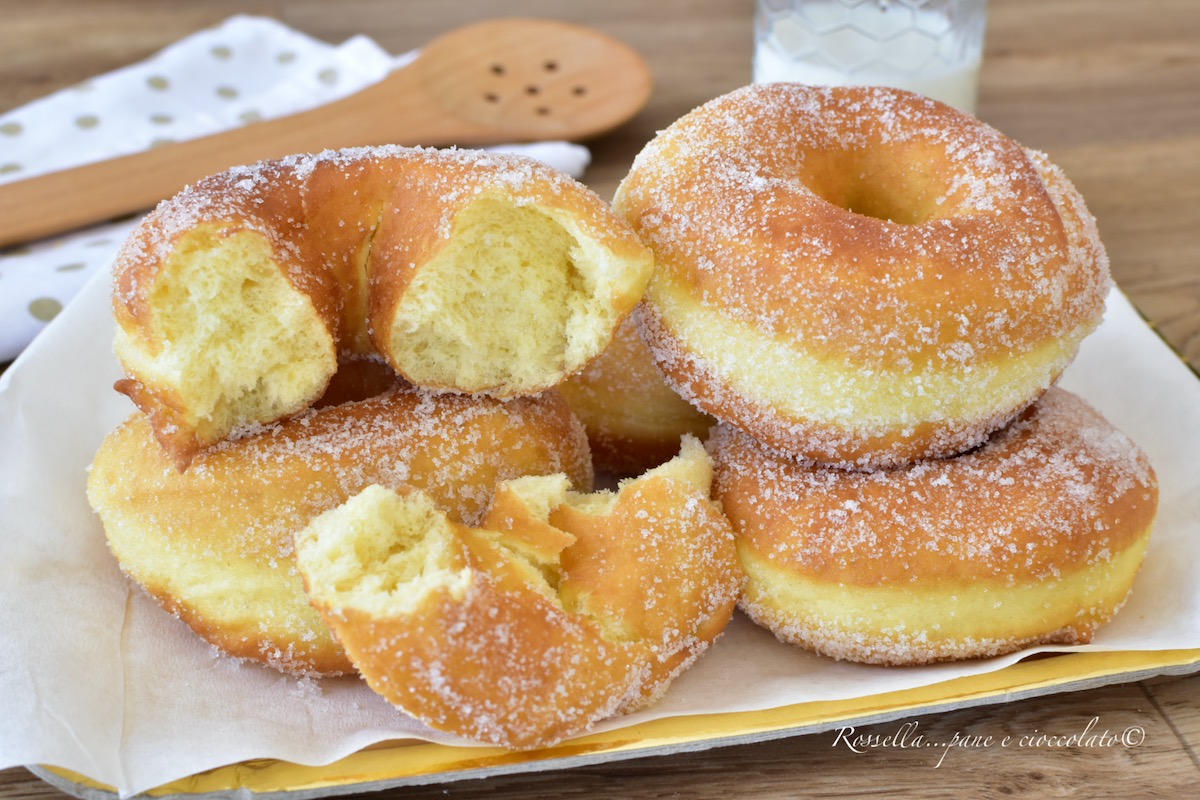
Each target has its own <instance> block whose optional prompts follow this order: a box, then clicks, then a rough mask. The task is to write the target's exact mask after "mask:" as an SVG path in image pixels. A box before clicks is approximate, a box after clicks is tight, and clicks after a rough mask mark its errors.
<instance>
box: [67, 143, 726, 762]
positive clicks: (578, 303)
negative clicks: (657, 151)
mask: <svg viewBox="0 0 1200 800" xmlns="http://www.w3.org/2000/svg"><path fill="white" fill-rule="evenodd" d="M652 267H653V260H652V257H651V254H650V253H649V251H648V250H647V248H646V247H645V246H644V245H643V244H642V242H641V241H640V240H639V239H638V238H637V236H636V235H635V234H634V232H633V231H632V229H631V228H630V227H629V226H628V225H627V224H626V223H625V222H624V221H623V220H622V219H621V218H620V217H618V216H617V215H616V214H615V213H614V212H613V211H612V209H611V208H610V207H609V206H608V204H606V203H604V202H603V201H601V200H600V199H599V198H598V197H597V196H596V195H595V194H594V193H592V192H591V191H590V190H588V189H587V188H585V187H584V186H582V185H581V184H578V183H576V182H575V181H573V180H571V179H570V178H568V177H567V176H564V175H562V174H560V173H558V172H556V171H554V170H552V169H550V168H549V167H546V166H544V165H541V164H539V163H537V162H535V161H533V160H531V159H526V158H520V157H516V156H502V155H496V154H488V153H483V152H477V151H454V150H451V151H435V150H426V149H409V148H400V147H382V148H370V149H354V150H344V151H336V152H327V153H322V154H319V155H313V156H296V157H291V158H287V159H282V160H278V161H271V162H266V163H261V164H256V165H253V166H249V167H240V168H235V169H233V170H230V171H229V172H226V173H223V174H221V175H216V176H213V177H210V178H207V179H205V180H203V181H200V182H198V183H197V184H195V185H194V186H191V187H189V188H187V189H185V190H184V191H183V192H182V193H180V194H179V195H177V196H176V197H174V198H172V199H170V200H167V201H165V202H164V203H162V204H161V205H160V206H159V207H158V208H157V209H155V211H154V212H153V213H152V214H150V215H149V216H148V217H147V218H146V220H145V221H144V222H143V223H142V224H141V225H140V226H139V227H138V228H137V229H136V230H135V231H134V232H133V234H132V235H131V237H130V239H129V240H128V241H127V242H126V244H125V246H124V247H123V249H122V251H121V252H120V254H119V256H118V259H117V262H116V264H115V280H114V293H113V309H114V316H115V318H116V322H117V335H116V342H115V350H116V353H117V355H118V357H119V359H120V361H121V363H122V365H123V367H124V369H125V372H126V375H127V377H126V378H125V379H123V380H121V381H120V382H119V383H118V384H117V387H116V388H117V389H118V390H119V391H121V392H123V393H124V394H126V395H127V396H128V397H129V398H130V399H131V400H132V401H133V402H134V403H135V405H136V406H137V409H138V410H137V411H136V412H135V413H134V414H133V415H132V416H131V417H130V418H129V419H128V420H127V421H126V422H125V423H124V424H123V425H121V426H120V427H119V428H118V429H117V430H115V431H113V432H112V433H111V434H110V435H109V436H108V438H107V439H106V440H105V442H104V443H103V445H102V446H101V448H100V450H99V451H98V453H97V454H96V457H95V459H94V462H93V464H92V468H91V471H90V474H89V478H88V498H89V501H90V503H91V505H92V507H93V508H94V509H95V510H96V511H97V513H98V514H99V516H100V519H101V521H102V523H103V526H104V529H105V534H106V536H107V539H108V542H109V546H110V549H111V550H112V552H113V553H114V555H115V556H116V558H117V561H118V563H119V565H120V567H121V568H122V569H123V570H124V571H125V573H126V574H127V575H128V576H129V577H130V578H131V579H132V580H133V581H134V582H136V583H137V584H139V585H140V586H142V587H143V588H144V589H145V590H146V591H147V592H148V593H149V594H150V595H151V596H152V597H154V598H155V599H156V600H158V601H159V602H160V603H161V604H162V605H163V606H164V607H165V608H166V609H168V610H169V611H171V612H173V613H175V614H176V615H177V616H178V617H179V618H180V619H181V620H182V621H183V622H185V623H186V624H187V625H189V626H190V627H191V628H192V629H193V630H194V631H195V632H197V633H198V634H200V635H201V636H202V637H204V638H205V639H207V640H208V641H209V642H211V643H212V644H213V645H215V646H216V647H217V648H219V649H220V650H221V651H222V652H224V653H227V654H229V655H232V656H235V657H239V658H243V659H252V660H255V661H259V662H263V663H265V664H269V665H271V666H274V667H276V668H278V669H281V670H284V671H287V672H293V673H300V674H306V675H336V674H341V673H354V672H357V673H358V674H360V675H361V676H362V677H363V679H364V680H365V681H366V682H367V683H368V684H369V685H370V686H371V687H372V688H373V689H375V690H376V691H377V692H379V694H381V695H383V696H384V697H386V698H387V699H388V700H390V701H392V702H393V703H394V704H396V705H397V706H398V707H399V708H401V709H403V710H405V711H407V712H408V713H410V714H411V715H413V716H415V717H417V718H418V719H420V720H422V721H424V722H426V723H427V724H429V725H430V726H432V727H434V728H437V729H440V730H443V731H447V732H450V733H454V734H458V735H461V736H466V737H470V738H472V739H476V740H478V741H483V742H488V743H492V744H498V745H505V746H510V747H522V748H527V747H537V746H544V745H547V744H551V743H553V742H555V741H557V740H559V739H561V738H562V737H565V736H569V735H572V734H575V733H578V732H580V731H583V730H585V729H587V728H588V727H589V726H591V725H592V724H593V723H594V722H596V721H597V720H599V719H602V718H604V717H606V716H609V715H612V714H616V713H621V712H625V711H629V710H632V709H635V708H638V707H640V706H642V705H645V704H646V703H650V702H653V701H654V700H655V699H656V698H657V697H658V696H659V695H660V694H661V693H662V692H663V691H665V690H666V687H667V686H668V685H669V683H670V682H671V681H672V680H673V679H674V677H675V676H676V675H678V674H679V673H680V672H682V671H683V670H684V669H685V668H686V667H687V666H688V665H690V664H691V663H692V662H693V661H694V660H695V659H696V658H697V657H698V656H699V655H700V654H701V653H702V652H704V650H705V649H706V648H707V647H708V646H709V644H710V643H711V642H712V641H713V640H714V639H715V638H716V637H717V636H718V635H719V634H720V633H721V631H722V630H723V628H724V627H725V625H726V623H727V622H728V621H729V619H730V617H731V616H732V614H733V610H734V607H735V604H736V601H737V597H738V595H739V593H740V589H741V585H742V582H743V580H744V576H743V574H742V572H741V570H740V568H739V567H738V564H737V557H736V551H735V548H734V542H733V533H732V529H731V527H730V523H729V521H728V519H727V518H726V517H725V516H724V515H723V514H721V513H720V508H719V506H718V504H717V503H715V502H714V501H712V500H711V499H710V494H711V483H712V477H713V470H712V462H711V458H710V456H709V455H708V453H707V451H706V450H705V449H704V447H703V446H702V445H701V444H700V442H699V441H698V440H697V439H695V438H688V439H686V440H684V441H682V442H681V441H680V440H679V439H678V437H677V439H676V442H675V453H673V454H671V455H674V457H673V458H670V457H668V459H669V460H666V463H665V464H662V465H661V466H658V467H656V468H655V469H653V470H650V471H648V472H646V473H645V474H642V475H639V476H635V477H632V478H631V479H630V480H628V481H625V482H623V483H622V484H621V485H620V486H619V487H618V489H617V491H615V492H613V491H602V492H593V491H592V489H593V478H594V474H593V466H592V461H591V456H590V449H589V445H588V441H587V437H586V432H585V429H584V427H583V426H582V424H581V423H580V422H579V420H578V419H577V418H576V416H575V415H574V414H573V413H572V411H571V409H570V407H569V406H568V405H567V402H566V401H565V400H564V399H563V397H562V396H561V395H560V394H559V393H558V392H557V391H556V390H555V389H554V387H555V386H556V385H557V384H559V383H561V382H562V381H563V380H564V379H565V378H566V377H567V376H568V375H571V374H572V373H575V372H578V371H579V370H580V369H582V368H583V367H584V366H585V365H586V364H587V363H588V362H590V361H591V360H592V359H593V358H595V357H596V356H597V355H598V354H599V353H600V352H601V351H603V350H605V349H606V348H607V347H608V345H609V342H610V341H611V340H612V338H613V336H614V334H615V333H616V331H617V330H618V329H619V328H620V326H621V325H622V324H623V322H624V320H625V318H626V317H627V316H628V314H629V313H630V311H631V310H632V308H633V307H634V306H635V305H636V303H637V302H638V301H639V300H640V298H641V296H642V293H643V291H644V288H645V285H646V282H647V281H648V280H649V277H650V274H651V271H652ZM662 575H671V576H674V577H676V578H677V580H676V581H666V582H664V581H662V579H661V576H662Z"/></svg>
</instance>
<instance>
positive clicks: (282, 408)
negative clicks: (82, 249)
mask: <svg viewBox="0 0 1200 800" xmlns="http://www.w3.org/2000/svg"><path fill="white" fill-rule="evenodd" d="M652 269H653V259H652V257H651V255H650V253H649V251H648V250H647V249H646V247H645V246H644V245H643V244H642V242H641V241H640V240H639V239H638V237H637V236H636V234H634V232H633V231H632V230H631V229H630V227H629V226H628V225H627V224H626V223H625V222H624V220H622V219H621V218H620V217H618V216H616V215H615V214H614V213H613V211H612V209H611V208H610V207H609V206H608V204H607V203H605V202H604V201H603V200H601V199H600V198H599V197H598V196H597V195H596V194H595V193H594V192H592V191H591V190H590V189H588V188H587V187H586V186H584V185H583V184H580V183H578V182H577V181H575V180H573V179H572V178H570V177H569V176H567V175H564V174H563V173H561V172H558V171H557V170H554V169H552V168H550V167H549V166H547V165H545V164H542V163H540V162H538V161H535V160H533V159H530V158H525V157H521V156H515V155H505V154H498V153H487V152H483V151H465V150H432V149H422V148H403V147H372V148H353V149H347V150H336V151H327V152H323V153H319V154H316V155H298V156H292V157H288V158H284V159H279V160H275V161H269V162H263V163H259V164H254V165H250V166H245V167H235V168H232V169H230V170H228V171H226V172H224V173H221V174H219V175H214V176H211V177H208V178H205V179H203V180H201V181H199V182H197V183H196V184H195V185H194V186H190V187H188V188H187V189H185V190H184V191H182V192H181V193H180V194H178V195H176V196H175V197H173V198H171V199H169V200H167V201H164V202H163V203H161V204H160V205H159V206H158V207H157V208H156V209H155V210H154V211H153V212H152V213H151V214H150V215H149V216H148V217H147V218H146V219H145V220H144V221H143V223H142V224H141V225H139V227H138V228H136V229H135V230H134V231H133V233H132V234H131V236H130V238H129V240H128V242H127V243H126V244H125V246H124V247H123V248H122V250H121V252H120V253H119V255H118V258H117V261H116V265H115V276H114V277H115V279H114V287H113V309H114V316H115V318H116V321H117V328H118V330H117V336H116V342H115V349H116V352H117V355H118V358H119V359H120V360H121V363H122V366H123V367H124V368H125V371H126V373H127V374H128V376H129V379H128V380H127V381H123V382H122V383H121V385H120V386H119V390H120V391H122V392H124V393H126V394H128V395H129V396H130V398H131V399H132V400H133V401H134V402H135V404H137V405H138V407H139V408H140V409H141V410H142V411H144V412H145V413H146V414H147V415H149V417H150V421H151V424H152V425H153V426H154V428H155V432H156V435H157V436H158V439H159V441H160V442H161V443H162V444H163V446H165V447H167V448H168V449H169V450H170V451H171V452H172V455H173V456H175V458H176V460H177V462H178V463H179V464H180V466H186V464H187V461H188V459H189V458H190V457H191V456H192V455H193V454H194V453H195V452H196V451H197V450H198V449H199V448H201V447H203V446H206V445H209V444H212V443H214V442H218V441H220V440H222V439H223V438H225V437H226V436H228V435H229V434H230V433H231V432H232V431H234V430H236V429H238V428H240V427H242V426H245V425H247V424H254V423H270V422H272V421H274V420H277V419H282V418H284V417H287V416H290V415H292V414H295V413H297V412H300V411H303V410H304V409H306V408H309V407H310V406H311V404H312V403H313V402H314V400H315V399H316V398H317V397H318V396H320V394H321V392H322V391H323V390H324V387H325V385H326V384H327V383H328V381H329V380H330V378H331V376H332V375H333V374H334V372H335V371H336V369H337V366H338V362H339V359H340V358H343V357H345V356H347V355H351V356H364V355H378V356H380V357H382V358H383V359H385V360H386V361H387V363H388V364H389V365H390V366H391V367H392V368H393V369H394V370H395V371H396V372H397V373H398V374H399V375H401V376H402V377H403V378H405V379H406V380H408V381H410V382H411V383H413V384H415V385H419V386H424V387H427V388H432V389H440V390H445V391H455V392H461V393H469V394H487V395H490V396H494V397H512V396H516V395H521V394H535V393H537V392H539V391H542V390H544V389H547V388H550V387H552V386H555V385H557V384H558V383H559V382H561V381H562V380H563V379H564V378H566V376H567V375H569V374H571V373H573V372H575V371H577V370H579V369H581V368H582V367H583V366H584V365H585V364H586V363H587V362H588V361H589V360H591V359H592V358H593V357H595V356H596V355H598V354H599V353H600V352H601V351H602V350H603V349H604V348H605V346H607V344H608V342H609V341H610V339H611V338H612V334H613V331H614V330H615V329H616V328H617V326H618V325H619V323H620V321H621V320H622V319H624V317H625V316H626V315H627V314H628V313H629V312H630V311H631V310H632V309H633V307H634V306H635V305H636V304H637V302H638V300H639V299H640V298H641V295H642V292H643V290H644V288H645V285H646V282H647V281H648V280H649V277H650V272H651V270H652Z"/></svg>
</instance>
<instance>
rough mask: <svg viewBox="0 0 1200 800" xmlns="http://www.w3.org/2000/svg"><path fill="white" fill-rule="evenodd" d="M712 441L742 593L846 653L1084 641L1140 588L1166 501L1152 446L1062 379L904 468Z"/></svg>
mask: <svg viewBox="0 0 1200 800" xmlns="http://www.w3.org/2000/svg"><path fill="white" fill-rule="evenodd" d="M709 447H710V450H711V451H712V453H713V457H714V460H715V462H716V465H717V466H716V470H717V476H716V480H715V483H714V496H715V497H717V498H718V499H719V500H720V501H721V503H722V505H723V507H724V509H725V511H726V513H727V514H728V515H729V518H730V520H731V521H732V522H733V526H734V529H735V530H736V531H737V535H738V551H739V555H740V556H741V560H742V564H743V566H744V567H745V569H746V572H747V574H748V581H747V584H746V590H745V593H744V595H743V598H742V600H741V605H742V608H743V609H744V610H745V611H746V612H747V613H748V614H749V616H750V617H751V618H753V619H754V620H755V621H757V622H758V623H759V624H761V625H763V626H764V627H766V628H768V629H770V630H772V631H773V632H774V633H775V634H776V636H778V637H779V638H780V639H782V640H784V641H787V642H791V643H794V644H798V645H802V646H804V647H807V648H810V649H813V650H815V651H817V652H818V653H822V654H824V655H828V656H832V657H834V658H838V659H848V660H852V661H861V662H869V663H877V664H920V663H927V662H933V661H941V660H947V659H961V658H974V657H981V656H992V655H998V654H1001V653H1006V652H1010V651H1013V650H1017V649H1020V648H1022V647H1025V646H1027V645H1031V644H1038V643H1063V644H1081V643H1086V642H1088V641H1090V640H1091V638H1092V634H1093V633H1094V631H1095V630H1096V628H1097V627H1098V626H1099V625H1101V624H1103V623H1104V622H1106V621H1107V620H1108V619H1110V618H1111V617H1112V616H1113V614H1115V613H1116V612H1117V610H1118V609H1119V607H1120V606H1121V605H1122V603H1123V602H1124V601H1125V599H1126V596H1127V595H1128V593H1129V591H1130V587H1131V586H1132V583H1133V579H1134V576H1135V575H1136V573H1137V571H1138V569H1139V567H1140V565H1141V562H1142V557H1143V555H1144V554H1145V552H1146V547H1147V544H1148V542H1149V539H1150V531H1151V528H1152V525H1153V522H1154V516H1155V511H1156V509H1157V502H1158V488H1157V483H1156V480H1155V476H1154V471H1153V469H1152V468H1151V466H1150V463H1149V461H1148V460H1147V458H1146V455H1145V454H1144V453H1143V452H1142V451H1141V450H1140V449H1139V448H1138V447H1137V446H1136V445H1135V444H1134V443H1133V442H1131V441H1130V440H1129V439H1128V437H1126V436H1125V435H1123V434H1122V433H1120V432H1119V431H1117V430H1116V429H1115V428H1113V427H1112V425H1111V424H1109V423H1108V422H1107V421H1106V420H1105V419H1104V418H1103V417H1102V416H1101V415H1100V414H1099V413H1098V412H1096V411H1095V410H1094V409H1093V408H1091V407H1090V406H1089V405H1087V404H1086V403H1085V402H1084V401H1082V400H1081V399H1079V398H1078V397H1076V396H1075V395H1073V394H1070V393H1069V392H1066V391H1065V390H1062V389H1057V388H1056V389H1051V390H1050V391H1049V392H1047V393H1046V394H1045V395H1044V396H1043V397H1042V398H1041V399H1040V400H1039V401H1038V402H1037V403H1036V404H1035V405H1033V406H1032V407H1030V408H1029V409H1028V410H1026V411H1025V412H1024V413H1023V414H1022V416H1021V417H1019V418H1018V419H1017V420H1016V421H1014V422H1013V423H1012V424H1011V425H1009V426H1008V427H1006V428H1004V429H1003V430H1001V431H999V432H998V433H996V434H995V435H994V436H993V437H992V438H991V439H989V441H988V442H987V443H986V444H984V445H983V446H982V447H980V448H978V449H976V450H974V451H972V452H969V453H966V454H964V455H961V456H958V457H955V458H951V459H945V460H931V461H922V462H918V463H916V464H914V465H912V466H909V467H905V468H901V469H896V470H881V471H875V472H856V471H845V470H839V469H832V468H827V467H819V466H809V465H804V464H801V463H799V462H796V461H793V460H790V459H787V458H785V457H783V456H781V455H778V454H775V453H773V452H772V451H771V450H769V449H768V448H765V447H763V446H762V445H761V444H760V443H758V442H756V441H755V440H753V439H751V438H750V437H748V436H746V435H745V434H742V433H740V432H737V431H735V430H734V429H732V428H729V427H726V426H719V427H718V428H717V430H716V432H715V433H714V436H713V438H712V439H711V440H710V442H709Z"/></svg>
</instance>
